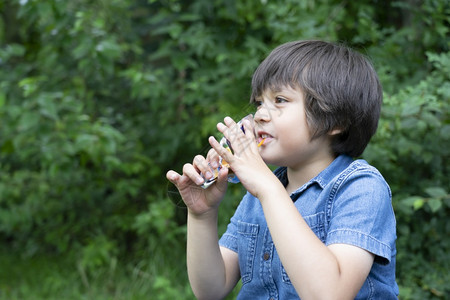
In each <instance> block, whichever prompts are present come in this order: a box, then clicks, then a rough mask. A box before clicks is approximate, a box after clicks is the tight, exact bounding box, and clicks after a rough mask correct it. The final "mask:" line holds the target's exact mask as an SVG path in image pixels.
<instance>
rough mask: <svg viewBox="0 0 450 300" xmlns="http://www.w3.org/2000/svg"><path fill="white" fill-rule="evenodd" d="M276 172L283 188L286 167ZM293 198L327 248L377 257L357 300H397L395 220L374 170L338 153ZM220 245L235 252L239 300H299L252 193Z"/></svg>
mask: <svg viewBox="0 0 450 300" xmlns="http://www.w3.org/2000/svg"><path fill="white" fill-rule="evenodd" d="M274 173H275V175H276V176H277V177H278V178H279V179H280V181H281V182H282V183H283V184H284V185H285V186H286V185H287V174H286V173H287V172H286V168H285V167H280V168H278V169H277V170H275V171H274ZM291 198H292V200H293V201H295V206H296V208H297V209H298V211H299V212H300V213H301V215H302V216H303V218H304V219H305V221H306V223H307V224H308V225H309V227H310V228H311V230H312V231H313V232H314V233H315V234H316V236H317V237H318V238H319V239H320V240H321V241H322V242H323V243H324V244H325V245H331V244H336V243H341V244H349V245H354V246H357V247H360V248H362V249H365V250H367V251H369V252H371V253H373V254H374V255H375V260H374V263H373V265H372V269H371V270H370V273H369V275H368V277H367V279H366V280H365V282H364V284H363V286H362V288H361V290H360V291H359V293H358V295H357V297H356V298H355V299H383V300H389V299H397V295H398V286H397V283H396V281H395V255H396V248H395V240H396V227H395V226H396V222H395V216H394V212H393V209H392V203H391V191H390V188H389V186H388V184H387V183H386V181H385V180H384V179H383V177H382V176H381V174H380V173H379V172H378V170H376V169H375V168H374V167H372V166H370V165H369V164H368V163H367V162H365V161H364V160H355V161H353V159H352V158H351V157H349V156H345V155H341V156H339V157H337V158H336V159H335V160H334V161H333V162H332V163H331V164H330V165H329V166H328V167H327V168H326V169H325V170H323V171H322V172H321V173H320V174H319V175H317V176H316V177H315V178H313V179H311V180H310V181H309V182H307V183H306V184H304V185H303V186H302V187H300V188H299V189H297V190H296V191H295V192H294V193H292V194H291ZM286 230H287V231H289V230H291V229H290V228H286ZM292 234H295V232H293V233H292ZM219 244H220V245H221V246H223V247H226V248H229V249H231V250H232V251H235V252H236V253H237V254H238V257H239V268H240V272H241V280H242V288H241V290H240V292H239V295H238V299H282V300H284V299H299V296H298V294H297V292H296V291H295V289H294V286H293V285H292V283H291V281H290V280H289V276H288V274H287V273H286V271H285V269H284V267H283V265H282V264H281V261H280V258H279V256H278V254H277V251H276V249H275V246H274V244H273V241H272V237H271V235H270V232H269V229H268V227H267V223H266V220H265V218H264V213H263V210H262V207H261V204H260V202H259V200H258V199H257V198H255V197H253V196H252V195H251V194H250V193H247V194H246V195H245V196H244V198H243V199H242V201H241V203H240V204H239V206H238V208H237V209H236V212H235V214H234V216H233V217H232V218H231V221H230V223H229V224H228V227H227V230H226V232H225V233H224V234H223V236H222V237H221V239H220V241H219Z"/></svg>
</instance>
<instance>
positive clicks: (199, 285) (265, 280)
mask: <svg viewBox="0 0 450 300" xmlns="http://www.w3.org/2000/svg"><path fill="white" fill-rule="evenodd" d="M251 102H252V103H254V104H255V106H256V113H255V115H254V122H253V124H252V122H249V121H244V129H245V132H243V131H241V130H240V129H239V126H238V125H237V124H236V123H235V122H234V121H233V120H232V119H231V118H229V117H226V118H225V119H224V123H219V124H218V125H217V128H218V130H219V131H220V132H221V133H223V134H224V136H225V137H226V138H227V139H228V140H229V141H230V143H231V146H232V148H233V153H231V152H229V151H228V150H227V149H225V148H224V147H222V146H221V145H220V144H219V143H218V142H217V140H216V139H214V138H213V137H210V138H209V143H210V145H211V146H212V149H211V150H210V151H209V153H208V155H207V157H206V158H205V157H203V156H200V155H198V156H196V157H195V158H194V160H193V163H192V164H186V165H184V167H183V174H182V175H180V174H178V173H176V172H174V171H172V170H171V171H169V172H167V178H168V179H169V180H170V181H171V182H172V183H174V184H175V185H176V186H177V188H178V190H179V192H180V194H181V196H182V197H183V200H184V202H185V203H186V205H187V207H188V225H187V226H188V233H187V234H188V241H187V266H188V274H189V280H190V283H191V286H192V289H193V291H194V293H195V295H196V296H197V297H198V298H199V299H221V298H224V297H225V296H226V295H227V294H228V293H229V292H230V291H231V290H232V289H233V287H234V286H235V285H236V283H237V282H238V280H239V279H241V280H242V288H241V291H240V293H239V296H238V299H298V298H299V297H300V298H301V299H355V298H356V299H383V300H386V299H397V295H398V287H397V284H396V282H395V255H396V248H395V239H396V229H395V226H396V225H395V216H394V212H393V209H392V204H391V192H390V189H389V186H388V184H387V183H386V182H385V180H384V179H383V177H382V176H381V174H380V173H379V172H378V171H377V170H376V169H375V168H374V167H372V166H370V165H368V164H367V162H365V161H364V160H353V158H356V157H358V156H360V155H361V154H362V152H363V151H364V149H365V147H366V145H367V143H368V142H369V140H370V138H371V137H372V135H373V134H374V133H375V131H376V127H377V124H378V119H379V115H380V107H381V102H382V89H381V86H380V83H379V80H378V77H377V75H376V73H375V71H374V69H373V67H372V66H371V64H370V63H369V62H368V61H367V59H365V58H364V57H363V56H362V55H360V54H358V53H355V52H354V51H352V50H350V49H348V48H347V47H344V46H340V45H335V44H331V43H327V42H322V41H297V42H290V43H286V44H283V45H281V46H279V47H278V48H276V49H275V50H274V51H273V52H272V53H271V54H270V55H269V56H268V57H267V58H266V59H265V60H264V61H263V62H262V63H261V65H260V66H259V67H258V69H257V70H256V72H255V74H254V76H253V80H252V95H251ZM260 142H263V144H262V146H261V147H257V144H259V143H260ZM219 156H220V157H222V158H223V159H224V160H226V161H227V162H228V164H229V168H230V169H231V170H232V171H233V172H234V173H235V174H236V176H237V177H238V178H239V179H240V182H241V183H242V184H243V186H244V187H245V188H246V189H247V191H248V193H247V194H246V195H245V196H244V198H243V199H242V201H241V203H240V204H239V207H238V208H237V210H236V212H235V214H234V216H233V217H232V218H231V221H230V224H229V225H228V228H227V231H226V232H225V234H224V235H223V236H222V237H221V239H220V241H219V240H218V237H217V235H218V234H217V214H218V208H219V203H220V202H221V200H222V198H223V197H224V195H225V192H226V189H227V174H228V171H229V170H228V169H227V168H222V169H220V172H219V175H218V180H217V181H216V182H215V183H214V184H213V185H212V186H210V187H209V188H207V189H204V190H203V189H199V186H200V185H202V184H203V183H204V181H205V180H208V179H210V178H212V177H213V174H212V173H211V168H212V169H215V168H217V167H218V164H219ZM266 164H272V165H276V166H280V167H279V168H278V169H276V170H275V171H274V172H272V171H271V170H270V169H269V168H268V167H267V165H266ZM199 190H200V191H201V192H199Z"/></svg>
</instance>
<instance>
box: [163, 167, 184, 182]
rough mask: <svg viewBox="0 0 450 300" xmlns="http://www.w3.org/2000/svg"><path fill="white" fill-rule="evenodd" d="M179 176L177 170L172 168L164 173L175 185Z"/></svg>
mask: <svg viewBox="0 0 450 300" xmlns="http://www.w3.org/2000/svg"><path fill="white" fill-rule="evenodd" d="M180 176H181V175H180V174H178V173H177V172H175V171H172V170H169V171H167V173H166V178H167V179H168V180H169V181H170V182H172V183H173V184H175V185H176V183H177V181H178V179H179V178H180Z"/></svg>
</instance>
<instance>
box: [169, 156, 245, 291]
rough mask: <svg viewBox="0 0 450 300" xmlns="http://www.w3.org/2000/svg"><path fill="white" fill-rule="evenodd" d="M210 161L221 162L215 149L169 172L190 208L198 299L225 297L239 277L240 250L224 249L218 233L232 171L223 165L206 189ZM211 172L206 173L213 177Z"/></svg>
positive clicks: (192, 274) (192, 276)
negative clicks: (223, 201)
mask: <svg viewBox="0 0 450 300" xmlns="http://www.w3.org/2000/svg"><path fill="white" fill-rule="evenodd" d="M210 164H211V165H212V166H213V165H214V164H217V156H215V155H214V151H212V150H210V152H209V154H208V158H207V159H206V158H204V157H202V156H200V155H198V156H196V157H195V158H194V160H193V162H192V164H185V165H184V166H183V174H182V175H180V174H178V173H177V172H175V171H173V170H170V171H168V172H167V175H166V176H167V179H169V180H170V181H171V182H172V183H173V184H175V185H176V187H177V188H178V190H179V192H180V195H181V197H182V198H183V201H184V203H185V204H186V206H187V208H188V226H187V230H188V232H187V265H188V274H189V281H190V283H191V287H192V290H193V291H194V293H195V295H196V296H197V298H198V299H220V298H222V297H225V296H226V295H227V294H228V293H229V292H230V291H231V289H232V288H233V287H234V286H235V285H236V283H237V281H238V279H239V267H238V259H237V254H236V253H234V252H233V251H231V250H228V249H220V248H219V243H218V234H217V214H218V209H219V204H220V201H221V200H222V198H223V197H224V195H225V192H226V189H227V175H228V171H227V169H226V168H222V169H221V170H220V171H219V174H218V178H217V181H216V182H215V183H214V184H213V185H212V186H210V187H209V188H208V189H202V188H201V187H200V185H201V184H202V183H203V182H204V178H203V177H202V176H201V174H207V173H208V171H210ZM213 167H214V166H213ZM211 176H212V174H209V176H208V175H206V176H205V177H206V179H210V178H211Z"/></svg>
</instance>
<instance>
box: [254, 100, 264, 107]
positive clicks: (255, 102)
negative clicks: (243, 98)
mask: <svg viewBox="0 0 450 300" xmlns="http://www.w3.org/2000/svg"><path fill="white" fill-rule="evenodd" d="M253 105H254V106H255V107H256V108H258V107H260V106H261V105H262V101H258V100H255V101H254V102H253Z"/></svg>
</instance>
